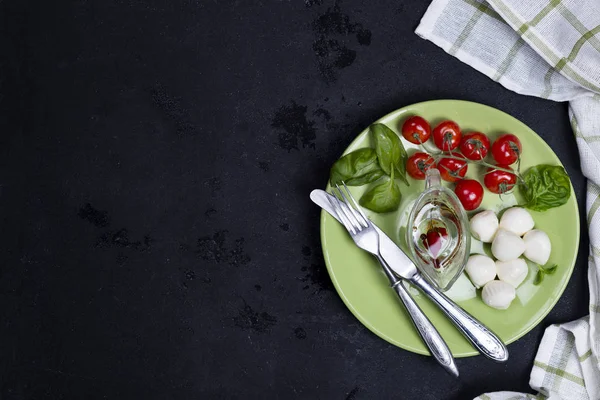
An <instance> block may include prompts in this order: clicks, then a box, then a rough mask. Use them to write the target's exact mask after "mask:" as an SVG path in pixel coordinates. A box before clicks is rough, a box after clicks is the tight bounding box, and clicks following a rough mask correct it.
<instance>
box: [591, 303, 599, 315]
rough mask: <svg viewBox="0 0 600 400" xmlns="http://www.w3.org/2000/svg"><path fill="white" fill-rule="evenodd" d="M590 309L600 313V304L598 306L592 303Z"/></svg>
mask: <svg viewBox="0 0 600 400" xmlns="http://www.w3.org/2000/svg"><path fill="white" fill-rule="evenodd" d="M590 311H593V312H595V313H600V306H598V305H596V304H590Z"/></svg>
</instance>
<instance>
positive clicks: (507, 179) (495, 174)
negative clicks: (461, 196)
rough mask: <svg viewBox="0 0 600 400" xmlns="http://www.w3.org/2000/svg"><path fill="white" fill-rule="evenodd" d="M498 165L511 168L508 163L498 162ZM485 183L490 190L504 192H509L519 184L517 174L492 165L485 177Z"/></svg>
mask: <svg viewBox="0 0 600 400" xmlns="http://www.w3.org/2000/svg"><path fill="white" fill-rule="evenodd" d="M498 167H500V168H506V169H511V168H510V167H509V166H508V165H501V164H498ZM483 184H484V185H485V187H486V188H488V190H489V191H490V192H492V193H498V194H502V193H506V192H508V191H509V190H511V189H512V188H513V187H514V186H515V185H516V184H517V176H516V175H515V174H512V173H510V172H506V171H501V170H499V169H494V168H491V167H490V168H488V170H487V172H486V174H485V177H484V178H483Z"/></svg>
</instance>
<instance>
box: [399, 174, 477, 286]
mask: <svg viewBox="0 0 600 400" xmlns="http://www.w3.org/2000/svg"><path fill="white" fill-rule="evenodd" d="M406 242H407V244H408V247H409V249H410V253H411V256H412V259H413V260H414V262H415V265H416V266H417V268H418V269H419V270H420V271H421V272H422V273H423V274H424V275H425V276H426V277H427V278H428V279H429V280H430V281H431V282H433V283H434V284H435V285H436V286H437V287H438V288H439V289H440V290H443V291H446V290H448V289H450V287H452V284H453V283H454V282H455V281H456V279H458V277H459V276H460V274H461V273H462V272H463V270H464V268H465V264H466V262H467V259H468V257H469V250H470V248H471V234H470V233H469V220H468V218H467V213H466V212H465V210H464V208H463V207H462V205H461V204H460V201H459V200H458V197H456V195H455V194H454V192H452V191H451V190H450V189H447V188H445V187H444V186H442V183H441V177H440V172H439V171H438V170H437V169H435V168H431V169H429V170H428V171H427V175H426V180H425V190H424V191H423V193H421V194H420V195H419V197H418V198H417V200H416V201H415V203H414V205H413V208H412V210H411V211H410V214H409V216H408V224H407V228H406Z"/></svg>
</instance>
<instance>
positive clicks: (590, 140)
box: [577, 135, 600, 143]
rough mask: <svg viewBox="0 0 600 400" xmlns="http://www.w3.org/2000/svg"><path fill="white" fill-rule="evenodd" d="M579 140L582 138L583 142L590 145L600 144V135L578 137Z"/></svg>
mask: <svg viewBox="0 0 600 400" xmlns="http://www.w3.org/2000/svg"><path fill="white" fill-rule="evenodd" d="M577 137H578V138H581V139H583V140H585V141H586V142H588V143H594V142H600V135H592V136H583V135H582V136H577Z"/></svg>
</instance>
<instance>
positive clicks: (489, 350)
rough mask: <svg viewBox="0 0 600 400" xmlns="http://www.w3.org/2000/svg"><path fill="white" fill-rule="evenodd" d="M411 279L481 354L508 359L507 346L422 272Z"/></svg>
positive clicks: (496, 358) (492, 357) (498, 358)
mask: <svg viewBox="0 0 600 400" xmlns="http://www.w3.org/2000/svg"><path fill="white" fill-rule="evenodd" d="M410 281H411V282H412V283H413V284H414V285H415V286H417V287H418V288H419V289H421V291H422V292H423V293H425V294H426V295H427V296H428V297H429V298H430V299H431V300H433V301H434V302H435V303H436V304H437V305H438V306H439V308H440V309H441V310H442V311H443V312H444V314H446V316H448V318H449V319H450V321H452V323H453V324H454V325H456V327H457V328H458V329H459V330H460V331H461V333H462V334H463V335H464V336H465V337H466V338H467V339H468V340H469V341H470V342H471V343H472V344H473V345H474V346H475V347H476V348H477V350H479V352H481V354H483V355H484V356H486V357H488V358H491V359H492V360H494V361H500V362H503V361H506V360H508V350H507V349H506V346H505V345H504V343H502V341H501V340H500V339H499V338H498V337H497V336H496V335H495V334H494V333H493V332H492V331H490V330H489V329H488V328H487V327H486V326H485V325H483V324H482V323H481V322H479V321H477V320H476V319H475V318H474V317H473V316H472V315H470V314H469V313H468V312H466V311H465V310H463V309H462V308H460V307H459V306H458V305H456V303H454V302H453V301H452V300H450V299H449V298H448V297H446V296H445V295H444V294H443V293H441V292H440V291H438V290H437V289H435V288H434V287H433V286H432V285H431V284H430V283H429V282H427V280H425V278H423V276H421V274H420V273H418V272H417V273H416V274H415V275H414V276H413V277H412V278H411V279H410Z"/></svg>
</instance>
